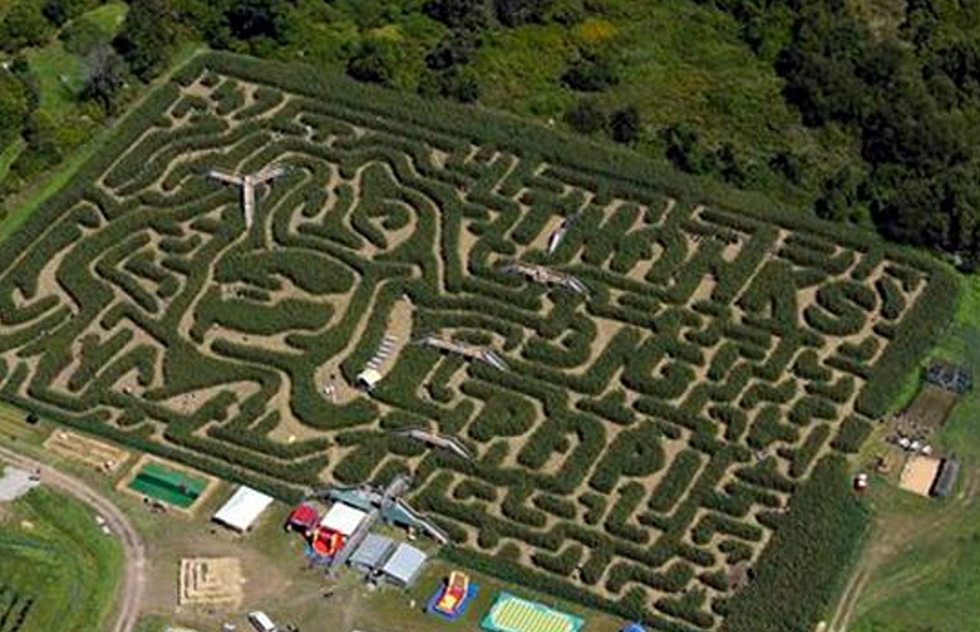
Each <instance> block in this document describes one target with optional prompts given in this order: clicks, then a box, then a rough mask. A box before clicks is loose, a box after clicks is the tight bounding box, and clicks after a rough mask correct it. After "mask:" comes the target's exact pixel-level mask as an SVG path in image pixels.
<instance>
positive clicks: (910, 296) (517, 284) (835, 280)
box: [0, 54, 956, 630]
mask: <svg viewBox="0 0 980 632" xmlns="http://www.w3.org/2000/svg"><path fill="white" fill-rule="evenodd" d="M677 178H678V176H672V175H670V173H669V172H662V171H659V167H657V166H655V165H652V164H647V163H645V162H643V161H642V160H641V159H639V158H636V157H633V156H632V155H630V154H628V153H626V152H621V151H618V150H614V149H607V148H603V147H599V146H593V145H591V144H589V143H587V142H583V141H580V140H575V139H571V138H568V137H566V136H563V135H561V134H557V133H555V132H552V131H550V130H548V129H545V128H543V127H539V126H536V125H532V124H527V123H521V122H519V121H517V120H515V119H512V118H510V117H507V116H503V115H500V114H495V113H491V112H483V111H479V110H472V109H462V108H459V107H453V106H449V105H438V104H433V103H426V102H423V101H419V100H415V99H414V98H412V97H406V96H404V95H398V94H397V93H394V92H388V91H384V90H376V89H373V88H369V87H366V86H361V85H356V84H353V83H350V82H348V81H347V80H345V79H342V78H323V77H319V76H317V75H314V74H312V73H311V72H310V71H307V70H302V69H298V68H292V67H287V66H279V65H275V64H272V63H268V62H258V61H255V60H251V59H247V58H240V57H233V56H227V55H220V54H209V55H206V56H204V57H201V58H198V59H197V60H195V61H193V62H192V63H190V64H189V65H188V66H187V67H185V68H183V69H182V70H181V71H179V72H178V73H177V75H176V76H175V78H174V79H173V81H172V82H171V83H170V84H168V85H166V86H164V87H162V88H161V89H159V90H158V91H156V92H155V93H153V94H152V95H151V96H150V98H149V99H148V100H147V101H146V102H144V103H143V104H142V105H141V106H140V107H139V108H138V109H137V110H135V111H134V112H133V113H131V114H130V115H129V116H128V117H127V118H126V119H125V120H124V121H123V122H122V124H121V125H120V128H119V129H118V131H117V133H116V136H115V137H114V138H113V140H112V141H111V142H110V143H109V146H108V147H107V148H106V149H105V150H104V151H103V152H102V153H101V154H100V155H99V156H97V157H95V158H94V159H93V160H92V161H91V162H90V163H89V164H88V165H86V166H85V167H84V168H83V170H82V171H81V173H79V174H78V176H77V177H76V178H75V179H74V180H73V182H72V183H70V184H69V185H68V186H67V187H66V188H65V189H64V190H62V191H61V192H59V194H58V195H56V196H55V197H54V198H53V199H52V200H51V201H49V202H48V203H47V204H46V205H45V206H44V207H43V208H41V209H40V210H39V211H38V212H36V213H35V214H34V215H33V216H31V218H30V219H29V220H28V221H27V223H26V224H25V225H24V226H23V227H22V228H21V229H20V230H19V231H18V232H17V233H16V234H15V235H14V236H13V237H11V238H10V239H8V240H7V241H6V242H5V243H3V245H2V251H0V379H2V388H0V396H2V398H3V399H5V400H7V401H10V402H14V403H16V404H18V405H20V406H22V407H24V408H26V409H29V410H32V411H35V412H37V413H39V414H42V415H44V416H47V417H48V418H51V419H54V420H57V421H58V422H60V423H64V424H67V425H71V426H73V427H75V428H78V429H82V430H85V431H89V432H93V433H97V434H99V435H102V436H104V437H108V438H111V439H113V440H115V441H118V442H120V443H123V444H126V445H129V446H133V447H136V448H138V449H141V450H145V451H148V452H153V453H156V454H158V455H161V456H165V457H168V458H172V459H175V460H178V461H181V462H184V463H187V464H191V465H194V466H197V467H200V468H202V469H204V470H207V471H210V472H212V473H215V474H217V475H220V476H224V477H226V478H228V479H231V480H237V481H242V482H247V483H249V484H253V485H256V486H259V487H261V488H263V489H266V490H269V491H271V492H273V493H275V494H277V495H278V496H280V497H283V498H287V499H288V498H296V497H298V495H299V494H301V493H302V492H303V490H307V489H310V488H317V487H323V486H326V485H330V484H336V483H339V484H359V483H362V482H374V483H378V484H384V483H385V482H387V481H389V480H391V479H392V478H393V477H395V476H397V475H399V474H403V473H409V474H411V475H412V477H413V481H414V482H413V487H412V491H411V493H410V495H409V497H408V500H409V501H410V502H411V503H412V504H413V506H414V507H415V508H416V509H417V510H419V511H421V512H423V513H424V514H426V515H428V516H430V517H432V518H433V519H434V520H435V521H437V522H438V524H439V525H441V526H442V527H443V528H444V530H445V531H446V532H447V533H448V534H449V535H450V536H451V538H452V539H453V540H454V545H453V547H452V549H451V551H450V554H451V556H452V558H453V559H454V560H458V561H460V562H461V563H469V564H471V565H473V566H474V567H478V568H483V569H484V570H487V571H490V572H494V573H496V574H499V575H501V576H504V577H509V578H511V579H513V580H515V581H518V582H522V583H524V584H526V585H531V586H534V587H537V588H540V589H542V590H549V591H551V592H553V593H554V594H557V595H561V596H564V597H567V598H570V599H573V600H576V601H579V602H581V603H583V604H586V605H590V606H593V607H597V608H602V609H606V610H610V611H612V612H616V613H619V614H623V615H624V616H635V617H637V618H641V619H643V620H645V621H646V622H647V623H648V624H649V625H651V626H653V627H654V628H655V629H662V630H710V629H719V628H722V627H724V625H725V619H726V614H727V613H728V612H729V607H730V605H731V600H732V599H733V594H735V593H736V592H737V591H738V590H740V588H741V584H743V583H744V582H745V581H746V577H751V576H752V575H753V573H752V569H753V565H755V564H757V563H758V561H759V559H760V557H761V556H762V555H763V551H764V550H765V549H766V545H767V544H768V543H770V541H772V540H774V539H776V540H778V538H777V537H776V536H775V535H774V534H776V533H778V532H779V527H780V525H781V524H782V523H783V522H784V521H786V520H788V519H789V516H791V515H792V514H793V512H792V511H791V509H792V507H793V504H792V502H791V501H792V500H793V498H794V496H796V495H802V494H801V493H800V490H801V489H803V488H804V487H805V485H806V483H807V481H808V480H809V479H810V478H811V476H813V475H814V473H815V472H818V471H819V470H820V469H821V468H825V469H826V468H830V467H831V466H832V465H834V464H837V463H838V462H841V461H842V459H843V457H842V456H840V455H842V454H846V453H852V452H855V451H856V450H857V449H858V447H859V445H860V444H861V442H862V440H863V439H864V438H865V436H866V435H867V433H868V432H869V431H870V429H871V426H872V424H873V423H874V422H875V421H876V420H877V418H879V417H880V416H881V415H882V414H883V413H884V412H885V411H886V409H887V408H888V406H889V405H890V403H891V401H892V399H893V397H894V395H895V394H896V392H897V391H898V389H900V388H901V385H902V383H903V381H904V379H905V378H906V376H907V375H908V374H909V372H910V371H911V370H913V369H914V367H915V366H916V363H917V361H918V360H919V358H920V356H921V355H922V353H923V352H924V351H925V350H926V349H927V348H928V346H929V344H930V341H931V340H932V339H933V338H935V336H936V335H937V333H938V331H939V328H940V327H941V323H942V322H944V319H945V318H946V317H947V316H948V314H949V312H950V310H951V306H952V302H953V300H954V299H955V295H956V286H955V281H954V280H953V279H952V278H951V277H950V276H949V275H948V274H947V273H946V272H945V271H944V270H943V268H941V267H940V266H939V265H937V264H934V263H932V262H930V261H929V260H927V259H926V258H924V257H921V256H918V255H915V254H914V253H910V252H907V251H904V250H898V249H894V248H892V247H890V246H887V245H884V244H883V243H882V242H880V241H879V240H878V239H877V238H875V237H872V236H870V235H867V234H865V233H863V232H862V231H859V230H841V229H840V228H839V227H837V228H835V227H832V226H825V225H823V224H820V223H817V222H814V221H808V220H805V219H804V218H803V216H802V215H800V214H795V213H791V212H780V211H779V210H778V209H775V208H768V207H766V205H765V202H764V200H757V199H754V198H749V197H748V196H746V195H744V194H739V193H736V192H730V195H729V194H728V193H726V192H725V191H721V190H715V189H711V190H708V189H705V190H703V191H701V190H698V189H697V186H698V185H697V184H696V183H695V184H693V185H692V183H690V182H687V181H681V180H679V179H677ZM413 431H414V432H413ZM419 436H427V437H429V438H430V441H419V440H418V437H419ZM439 445H443V446H446V445H448V446H450V447H452V448H453V449H450V450H447V449H442V448H439V447H438V446H439ZM825 486H827V485H825ZM810 506H815V507H819V502H816V501H814V502H811V503H810ZM792 545H793V543H792V542H784V543H783V546H792ZM832 562H833V561H832V560H831V562H830V563H832ZM814 563H818V562H814Z"/></svg>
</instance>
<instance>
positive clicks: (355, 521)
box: [320, 503, 367, 537]
mask: <svg viewBox="0 0 980 632" xmlns="http://www.w3.org/2000/svg"><path fill="white" fill-rule="evenodd" d="M365 518H367V513H365V512H363V511H361V510H360V509H355V508H354V507H351V506H350V505H346V504H344V503H334V504H333V506H332V507H330V511H328V512H327V515H325V516H324V517H323V520H321V521H320V526H322V527H326V528H327V529H330V530H331V531H336V532H337V533H340V534H343V535H345V536H348V537H350V536H351V535H352V534H353V533H354V532H355V531H357V527H359V526H360V525H361V522H363V521H364V519H365Z"/></svg>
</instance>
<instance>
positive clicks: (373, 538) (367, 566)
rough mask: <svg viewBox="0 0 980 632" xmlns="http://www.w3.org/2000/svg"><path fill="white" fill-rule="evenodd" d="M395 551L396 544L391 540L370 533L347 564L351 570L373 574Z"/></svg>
mask: <svg viewBox="0 0 980 632" xmlns="http://www.w3.org/2000/svg"><path fill="white" fill-rule="evenodd" d="M394 549H395V543H394V541H392V539H391V538H386V537H385V536H383V535H377V534H375V533H369V534H368V536H367V537H366V538H364V541H363V542H361V546H359V547H357V550H356V551H354V553H353V554H352V555H351V556H350V559H348V560H347V562H348V563H349V564H350V565H351V568H354V569H357V570H359V571H365V572H371V571H374V570H377V569H379V568H381V567H382V566H383V565H384V563H385V562H386V561H387V560H388V558H389V557H390V556H391V552H392V551H393V550H394Z"/></svg>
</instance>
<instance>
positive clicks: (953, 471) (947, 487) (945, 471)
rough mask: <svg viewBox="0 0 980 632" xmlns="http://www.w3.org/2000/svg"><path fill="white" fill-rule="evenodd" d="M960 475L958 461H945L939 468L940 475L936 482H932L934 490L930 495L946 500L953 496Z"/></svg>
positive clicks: (937, 476)
mask: <svg viewBox="0 0 980 632" xmlns="http://www.w3.org/2000/svg"><path fill="white" fill-rule="evenodd" d="M959 473H960V462H959V461H958V460H956V459H943V462H942V464H941V465H940V466H939V474H937V475H936V480H934V481H933V482H932V489H931V490H930V492H929V495H930V496H938V497H940V498H945V497H946V496H949V495H950V494H952V493H953V488H954V487H955V486H956V478H957V477H958V476H959Z"/></svg>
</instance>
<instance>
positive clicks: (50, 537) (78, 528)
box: [0, 488, 122, 632]
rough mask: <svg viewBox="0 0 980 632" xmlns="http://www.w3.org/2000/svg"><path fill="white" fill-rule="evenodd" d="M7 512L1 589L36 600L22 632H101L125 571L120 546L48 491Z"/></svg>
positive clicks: (1, 526) (0, 540)
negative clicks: (121, 572) (122, 570)
mask: <svg viewBox="0 0 980 632" xmlns="http://www.w3.org/2000/svg"><path fill="white" fill-rule="evenodd" d="M2 509H3V514H4V515H3V517H2V519H0V583H2V584H3V585H5V586H7V587H8V588H9V589H12V590H13V591H16V593H17V594H18V595H20V596H21V597H22V598H23V599H33V604H32V605H31V607H30V610H29V611H28V612H27V617H26V619H25V620H24V625H23V627H21V628H20V630H19V631H18V632H54V631H55V630H57V631H58V632H90V631H93V630H99V629H100V624H101V623H102V622H104V621H106V619H107V617H108V615H109V613H110V612H111V610H112V607H113V602H112V596H113V595H114V594H115V589H116V584H117V583H118V581H119V574H120V570H121V568H122V549H121V547H120V546H119V545H118V543H117V541H116V540H115V539H114V538H112V537H109V536H106V535H105V534H104V533H102V532H101V531H100V530H99V528H98V527H97V526H96V523H95V518H94V515H93V513H92V512H91V511H90V510H89V509H88V508H86V507H85V506H84V505H82V504H80V503H78V502H77V501H74V500H72V499H70V498H66V497H64V496H61V495H58V494H56V493H54V492H51V491H49V490H47V489H44V488H38V489H35V490H32V491H31V492H29V493H28V494H27V495H26V496H24V497H22V498H20V499H18V500H16V501H14V502H13V503H12V504H10V505H4V506H3V508H2Z"/></svg>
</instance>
